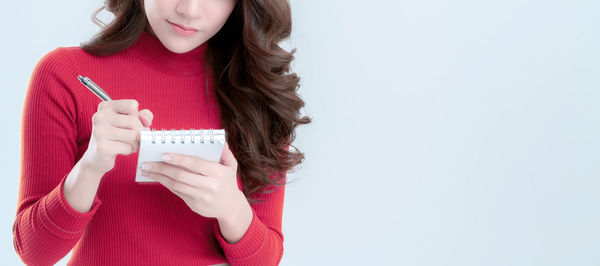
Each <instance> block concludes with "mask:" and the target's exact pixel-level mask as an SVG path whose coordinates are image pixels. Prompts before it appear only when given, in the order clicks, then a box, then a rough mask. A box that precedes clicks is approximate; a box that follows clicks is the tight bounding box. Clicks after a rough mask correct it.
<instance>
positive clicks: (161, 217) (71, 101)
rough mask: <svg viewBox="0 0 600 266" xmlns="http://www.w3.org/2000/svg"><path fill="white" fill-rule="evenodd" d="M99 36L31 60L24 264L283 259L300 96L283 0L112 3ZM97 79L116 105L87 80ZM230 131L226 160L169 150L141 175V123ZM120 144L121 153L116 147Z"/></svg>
mask: <svg viewBox="0 0 600 266" xmlns="http://www.w3.org/2000/svg"><path fill="white" fill-rule="evenodd" d="M105 7H106V8H107V10H108V11H110V12H112V13H113V14H114V15H115V18H114V20H113V21H112V22H111V23H109V24H108V25H103V29H102V30H101V32H100V33H99V34H98V35H97V36H95V38H93V39H92V40H91V41H90V42H88V43H86V44H83V45H81V47H59V48H57V49H55V50H53V51H51V52H49V53H48V54H46V55H45V56H44V57H43V58H42V59H41V60H40V61H39V62H38V64H37V65H36V67H35V68H34V71H33V74H32V76H31V80H30V83H29V86H28V90H27V94H26V98H25V105H24V109H23V121H22V122H23V123H22V126H23V128H22V145H23V146H22V148H23V149H22V163H21V176H20V190H19V199H18V206H17V215H16V219H15V222H14V226H13V234H14V245H15V249H16V251H17V253H18V254H19V256H20V257H21V259H22V260H23V261H24V262H25V263H26V264H31V265H47V264H54V263H56V262H57V261H59V260H60V259H61V258H63V257H64V256H65V255H67V253H68V252H69V251H70V250H71V249H73V253H72V256H71V258H70V260H69V265H276V264H278V263H279V261H280V260H281V257H282V254H283V234H282V230H281V219H282V211H283V198H284V189H285V177H286V171H287V170H289V169H291V168H292V167H294V166H295V165H297V164H299V163H301V161H302V160H303V158H304V155H303V153H300V152H298V151H296V152H290V151H289V146H290V143H291V142H292V141H293V140H294V136H295V133H294V129H295V127H297V126H298V125H300V124H308V123H310V121H311V119H310V118H308V117H305V116H304V117H299V109H300V108H301V107H303V106H304V102H303V101H302V99H300V97H299V96H298V95H297V93H296V90H297V88H298V87H299V78H298V76H297V75H296V74H294V73H289V64H290V62H291V61H292V60H293V58H294V57H293V53H294V52H295V50H293V51H292V52H287V51H285V50H283V49H282V48H280V47H279V46H278V43H279V42H280V41H282V40H283V39H285V38H287V37H289V35H290V31H291V14H290V6H289V3H288V2H287V1H286V0H267V1H246V0H239V1H236V0H109V1H108V2H107V3H106V5H105V6H104V7H102V8H101V9H99V10H98V11H97V12H96V14H97V13H98V12H99V11H101V10H102V9H103V8H105ZM79 75H82V76H88V77H90V78H91V79H92V80H94V81H95V82H96V83H98V85H100V86H101V87H102V88H104V89H105V91H106V92H107V93H108V94H109V95H110V96H111V98H112V99H113V100H112V101H106V102H102V101H100V100H99V99H98V98H97V97H96V96H95V95H93V94H92V93H91V92H90V91H89V90H88V89H87V88H85V87H83V86H82V84H80V83H79V81H78V80H77V76H79ZM149 127H153V128H157V129H162V128H166V129H169V128H171V129H180V128H186V129H191V128H195V129H199V128H223V129H225V131H226V132H227V134H228V136H227V141H228V143H227V144H226V146H225V148H224V150H223V153H222V154H223V155H222V157H221V160H220V161H219V163H214V162H207V161H203V160H201V159H199V158H197V157H192V156H183V155H180V154H172V155H171V156H170V159H171V160H168V158H164V161H163V162H149V163H148V164H147V165H148V166H151V167H145V168H144V169H146V170H145V171H144V174H145V175H146V176H148V177H150V178H152V179H154V180H155V181H157V182H155V183H154V185H140V184H138V183H136V182H135V180H134V179H135V172H136V163H137V157H138V156H137V153H138V148H139V138H140V131H141V130H143V129H148V128H149ZM117 155H121V156H117Z"/></svg>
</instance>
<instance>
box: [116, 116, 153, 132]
mask: <svg viewBox="0 0 600 266" xmlns="http://www.w3.org/2000/svg"><path fill="white" fill-rule="evenodd" d="M108 120H109V124H110V125H113V126H115V127H119V128H124V129H133V130H136V131H138V130H142V129H143V127H144V125H142V122H141V121H140V120H139V119H138V118H137V117H135V116H132V115H124V114H117V113H112V114H110V115H109V119H108Z"/></svg>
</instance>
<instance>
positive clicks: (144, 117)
mask: <svg viewBox="0 0 600 266" xmlns="http://www.w3.org/2000/svg"><path fill="white" fill-rule="evenodd" d="M138 117H139V118H140V121H142V124H143V125H144V127H150V125H152V119H154V114H153V113H152V112H150V110H148V109H143V110H140V112H139V113H138Z"/></svg>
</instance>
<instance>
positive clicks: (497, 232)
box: [0, 0, 600, 266]
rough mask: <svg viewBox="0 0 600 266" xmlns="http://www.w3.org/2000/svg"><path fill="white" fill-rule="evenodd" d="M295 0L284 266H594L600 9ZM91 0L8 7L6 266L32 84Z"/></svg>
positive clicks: (2, 250) (598, 222)
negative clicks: (296, 81) (295, 109)
mask: <svg viewBox="0 0 600 266" xmlns="http://www.w3.org/2000/svg"><path fill="white" fill-rule="evenodd" d="M291 3H292V8H293V33H292V37H291V38H290V39H289V40H288V41H286V42H285V43H284V44H282V45H284V47H287V48H297V53H296V54H295V55H296V59H295V61H294V63H293V64H292V70H293V71H295V72H296V73H298V75H299V76H300V77H301V87H300V88H299V93H300V95H301V96H302V98H303V99H304V100H305V102H306V106H305V108H304V109H303V114H306V115H309V116H310V117H312V118H313V123H311V124H309V125H307V126H302V127H299V128H297V137H296V141H295V142H294V146H296V147H297V148H298V149H299V150H300V151H302V152H304V153H305V156H306V159H305V161H304V162H303V164H302V165H301V166H298V167H297V168H296V170H295V171H294V172H293V173H292V172H289V173H288V179H289V180H295V181H294V182H293V183H292V184H289V185H288V186H287V188H286V197H285V207H284V214H283V233H284V237H285V240H284V246H285V251H284V257H283V259H282V262H281V265H289V266H292V265H427V266H434V265H435V266H439V265H452V266H478V265H488V266H493V265H523V266H526V265H544V266H549V265H565V266H566V265H578V266H587V265H590V266H591V265H600V252H599V250H600V212H599V208H600V164H599V163H600V141H599V140H598V137H599V136H600V126H599V122H600V81H599V78H600V66H599V63H600V53H599V47H600V37H599V35H600V34H599V33H600V32H599V29H600V16H598V11H599V10H600V2H599V1H592V0H588V1H567V0H564V1H554V0H543V1H542V0H530V1H522V0H505V1H475V0H456V1H442V0H424V1H398V0H394V1H391V0H390V1H384V0H378V1H353V0H350V1H338V0H329V1H316V0H294V1H292V2H291ZM100 4H101V3H100V1H80V0H79V1H76V0H68V1H67V0H65V1H9V2H6V3H4V4H3V5H2V7H3V8H2V9H3V10H4V11H3V12H2V16H1V17H0V22H1V23H0V30H1V31H0V32H2V42H0V45H1V46H0V52H1V60H0V61H1V63H0V81H1V83H0V86H1V87H0V89H1V92H2V97H0V106H1V108H2V109H1V112H0V116H1V119H2V120H1V124H2V127H3V130H1V131H0V134H2V135H1V136H0V137H1V138H2V140H1V141H0V145H1V153H0V159H1V160H0V161H1V169H2V179H1V182H2V183H1V184H0V199H1V201H0V202H1V203H0V204H1V205H0V210H1V213H2V217H4V218H3V219H1V222H0V223H1V224H0V228H1V230H0V257H2V258H3V261H2V264H4V265H20V264H21V261H20V259H19V258H18V256H17V255H16V252H15V250H14V248H13V243H12V241H13V236H12V230H11V229H12V224H13V222H14V218H15V211H16V202H17V190H18V182H19V164H20V151H21V147H20V137H21V136H20V133H21V132H20V130H21V129H20V126H21V114H22V108H23V99H24V95H25V91H26V88H27V85H28V81H29V78H30V75H31V73H32V70H33V67H34V66H35V64H36V63H37V62H38V60H39V59H40V58H41V57H42V56H43V55H44V54H46V53H47V52H49V51H51V50H53V49H55V48H56V47H58V46H78V45H79V43H80V42H83V41H86V40H87V39H88V38H90V37H91V36H92V35H93V34H94V33H95V32H97V31H98V29H99V28H98V27H97V26H96V25H94V24H93V23H92V21H91V19H90V16H91V13H92V12H93V11H94V10H95V9H96V8H98V7H99V6H100ZM105 16H106V14H105ZM107 17H109V16H107ZM288 50H289V49H288ZM69 256H70V253H69V254H68V255H67V256H66V257H65V258H64V259H63V260H61V261H60V262H59V265H65V264H66V262H67V259H68V257H69Z"/></svg>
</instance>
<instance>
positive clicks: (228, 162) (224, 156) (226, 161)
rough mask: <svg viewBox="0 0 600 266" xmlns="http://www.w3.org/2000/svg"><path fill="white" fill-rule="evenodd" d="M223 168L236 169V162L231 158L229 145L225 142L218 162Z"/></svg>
mask: <svg viewBox="0 0 600 266" xmlns="http://www.w3.org/2000/svg"><path fill="white" fill-rule="evenodd" d="M219 162H220V163H222V164H223V165H225V166H228V167H233V168H237V160H236V159H235V157H234V156H233V153H232V152H231V150H230V149H229V144H228V143H227V142H225V146H224V147H223V152H222V153H221V159H220V161H219Z"/></svg>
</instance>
